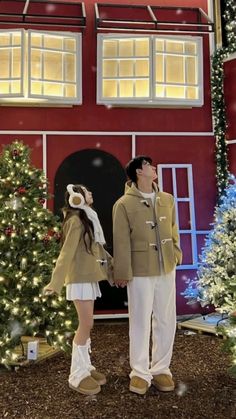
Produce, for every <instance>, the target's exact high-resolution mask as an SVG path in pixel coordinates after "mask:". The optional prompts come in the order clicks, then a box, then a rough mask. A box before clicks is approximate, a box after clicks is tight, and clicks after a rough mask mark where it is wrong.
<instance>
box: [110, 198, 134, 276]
mask: <svg viewBox="0 0 236 419" xmlns="http://www.w3.org/2000/svg"><path fill="white" fill-rule="evenodd" d="M113 253H114V281H118V280H120V281H121V280H122V281H129V280H131V279H132V277H133V275H132V267H131V245H130V226H129V220H128V217H127V213H126V211H125V208H124V206H123V204H122V203H121V202H118V203H116V204H115V205H114V207H113Z"/></svg>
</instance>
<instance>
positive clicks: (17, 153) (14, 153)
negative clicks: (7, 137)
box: [12, 148, 20, 157]
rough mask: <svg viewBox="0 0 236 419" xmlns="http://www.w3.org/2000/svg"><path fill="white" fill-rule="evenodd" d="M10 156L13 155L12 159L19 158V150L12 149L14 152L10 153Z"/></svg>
mask: <svg viewBox="0 0 236 419" xmlns="http://www.w3.org/2000/svg"><path fill="white" fill-rule="evenodd" d="M12 155H13V156H14V157H17V156H19V155H20V152H19V150H17V149H16V148H14V150H13V152H12Z"/></svg>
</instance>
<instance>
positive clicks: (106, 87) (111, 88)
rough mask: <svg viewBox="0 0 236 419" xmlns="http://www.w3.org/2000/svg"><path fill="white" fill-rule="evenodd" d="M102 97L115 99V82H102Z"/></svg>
mask: <svg viewBox="0 0 236 419" xmlns="http://www.w3.org/2000/svg"><path fill="white" fill-rule="evenodd" d="M102 95H103V97H107V98H108V97H117V81H115V80H104V81H103V86H102Z"/></svg>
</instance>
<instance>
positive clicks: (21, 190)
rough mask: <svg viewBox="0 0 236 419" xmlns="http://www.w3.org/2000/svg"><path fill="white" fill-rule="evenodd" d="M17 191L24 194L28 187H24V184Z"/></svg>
mask: <svg viewBox="0 0 236 419" xmlns="http://www.w3.org/2000/svg"><path fill="white" fill-rule="evenodd" d="M17 192H18V193H19V194H21V195H23V194H24V193H25V192H26V189H25V187H24V186H20V187H19V188H18V189H17Z"/></svg>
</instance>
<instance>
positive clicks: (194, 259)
mask: <svg viewBox="0 0 236 419" xmlns="http://www.w3.org/2000/svg"><path fill="white" fill-rule="evenodd" d="M164 169H171V171H172V185H173V196H174V199H175V203H176V206H175V207H176V208H175V209H176V222H177V224H178V226H179V207H178V202H188V203H189V215H190V229H183V230H179V235H180V236H181V235H182V234H188V235H190V236H191V250H192V263H191V264H189V265H181V266H180V267H179V269H193V268H196V269H197V267H198V250H197V231H196V218H195V205H194V189H193V171H192V165H191V164H158V165H157V172H158V186H159V188H160V191H163V170H164ZM176 169H187V181H188V197H185V198H182V197H181V198H179V197H178V192H177V183H176Z"/></svg>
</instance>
